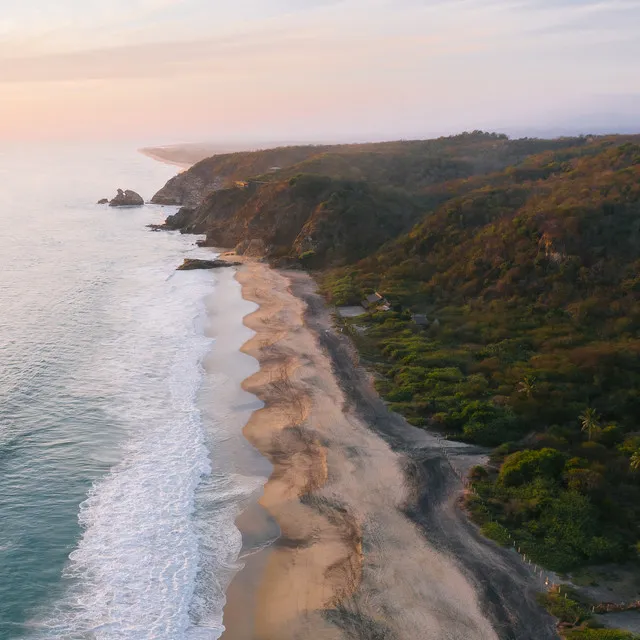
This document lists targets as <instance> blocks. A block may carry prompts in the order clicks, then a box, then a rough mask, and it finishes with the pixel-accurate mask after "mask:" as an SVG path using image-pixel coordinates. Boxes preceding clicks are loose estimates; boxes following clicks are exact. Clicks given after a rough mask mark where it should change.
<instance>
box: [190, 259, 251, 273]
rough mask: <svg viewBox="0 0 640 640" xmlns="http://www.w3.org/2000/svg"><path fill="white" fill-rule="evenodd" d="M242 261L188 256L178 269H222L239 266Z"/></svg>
mask: <svg viewBox="0 0 640 640" xmlns="http://www.w3.org/2000/svg"><path fill="white" fill-rule="evenodd" d="M240 264H241V263H240V262H227V261H226V260H196V259H195V258H187V259H186V260H185V261H184V262H183V263H182V265H181V266H179V267H178V271H194V270H195V269H221V268H222V267H238V266H240Z"/></svg>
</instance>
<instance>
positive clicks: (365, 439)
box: [224, 261, 555, 640]
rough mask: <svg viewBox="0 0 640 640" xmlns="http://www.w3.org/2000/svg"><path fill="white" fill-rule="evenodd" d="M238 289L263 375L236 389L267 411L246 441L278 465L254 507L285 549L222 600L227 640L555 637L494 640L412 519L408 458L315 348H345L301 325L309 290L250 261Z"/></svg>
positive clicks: (477, 604)
mask: <svg viewBox="0 0 640 640" xmlns="http://www.w3.org/2000/svg"><path fill="white" fill-rule="evenodd" d="M237 279H238V280H239V282H240V283H241V285H242V288H243V296H244V297H245V299H247V300H250V301H253V302H255V303H257V304H258V305H259V309H258V311H256V312H255V313H253V314H251V315H249V316H248V317H247V318H245V324H246V325H247V326H248V327H249V328H251V329H253V331H255V332H256V334H255V336H254V337H253V338H252V339H251V340H250V341H249V342H248V343H247V344H246V345H245V346H244V348H243V350H244V351H245V353H247V354H250V355H252V356H253V357H255V358H256V359H258V361H259V362H260V370H259V371H258V373H256V374H255V375H253V376H251V377H250V378H249V379H247V380H246V381H245V383H244V388H245V389H246V390H247V391H250V392H251V393H253V394H255V395H256V396H257V397H259V398H260V399H261V400H262V401H263V402H264V403H265V407H264V408H263V409H261V410H259V411H256V412H255V413H254V414H253V415H252V417H251V419H250V420H249V423H248V424H247V425H246V427H245V430H244V433H245V436H246V438H247V439H248V440H249V442H251V443H252V444H253V445H254V446H255V447H256V448H257V449H258V450H259V451H260V452H261V453H262V454H263V455H264V456H266V457H267V458H268V459H269V460H270V461H271V463H272V464H273V468H274V471H273V474H272V476H271V478H270V480H269V481H268V483H267V485H266V486H265V490H264V495H263V496H262V498H261V500H260V504H261V505H262V507H264V509H266V511H267V512H268V514H270V515H271V517H272V518H273V519H275V521H276V522H277V524H278V526H279V527H280V531H281V536H280V538H279V540H278V541H277V543H276V544H275V545H273V546H272V547H270V548H268V549H266V550H263V551H260V552H258V553H253V554H252V555H249V556H247V557H245V558H244V561H245V563H246V566H245V568H244V569H243V570H242V571H240V573H239V574H238V575H237V576H236V578H235V580H234V581H233V583H232V585H231V588H230V590H229V592H228V604H227V607H226V609H225V625H226V627H227V631H226V632H225V634H224V639H225V640H250V639H256V640H288V639H294V638H296V639H310V638H313V639H314V640H324V639H331V640H333V639H336V640H337V639H341V638H363V639H364V638H367V639H371V638H376V639H387V638H388V639H398V640H410V639H414V638H415V639H416V640H417V639H426V638H429V639H430V640H493V639H497V638H510V637H514V638H515V637H518V638H519V640H520V638H522V639H524V638H536V639H543V638H553V637H555V636H554V635H553V634H547V627H549V628H551V627H552V625H551V624H549V622H550V621H549V620H546V619H544V622H545V623H547V624H546V625H542V624H540V622H539V621H535V622H536V623H537V627H536V628H537V630H538V632H539V633H537V635H528V634H524V635H520V636H516V635H514V636H511V635H508V634H505V633H502V632H501V633H497V632H496V631H495V630H494V624H495V620H490V615H489V614H490V611H489V610H486V609H485V608H484V605H485V604H486V602H485V597H484V596H485V594H483V593H482V592H481V590H480V589H479V588H478V581H477V580H474V579H473V577H472V576H471V575H470V573H469V571H468V570H467V568H466V567H465V566H464V565H463V564H461V563H460V562H459V561H458V559H457V558H456V557H455V554H451V553H449V552H448V550H446V549H442V548H439V546H441V545H438V544H434V543H433V542H432V541H430V540H429V536H428V535H426V533H427V532H426V530H425V527H423V526H420V524H419V523H418V522H414V521H412V520H411V519H410V518H409V517H408V516H407V511H409V510H411V509H412V508H413V507H415V506H416V500H417V499H418V495H417V494H416V491H415V490H414V487H413V485H412V484H411V483H410V482H408V477H409V476H411V474H408V473H407V469H408V459H407V456H406V455H405V454H404V453H403V452H401V451H398V450H394V447H393V446H392V443H391V442H390V438H384V437H381V434H380V433H376V429H375V428H374V427H373V426H372V425H371V424H370V423H369V422H368V421H367V420H366V418H365V417H364V416H363V415H362V412H361V411H359V407H358V404H357V403H354V401H353V398H350V397H349V393H348V391H349V389H346V388H345V387H346V386H349V385H348V383H345V381H344V379H343V378H341V376H340V375H337V372H336V366H337V365H336V361H335V358H333V359H332V354H331V349H329V348H327V345H326V344H324V342H325V341H326V340H335V341H336V342H338V343H340V344H342V343H343V338H342V336H339V335H337V334H335V332H333V330H332V329H330V328H322V327H324V326H326V327H330V321H329V320H327V318H328V315H327V314H326V313H325V315H324V316H322V314H318V313H316V314H315V316H314V317H313V320H314V322H310V321H309V318H308V315H309V313H311V312H313V308H312V306H313V305H311V304H310V300H309V296H313V295H315V294H314V293H313V289H314V288H313V283H312V282H311V280H310V279H309V277H308V276H306V275H305V274H300V273H283V272H278V271H274V270H272V269H270V268H268V267H267V266H266V265H264V264H261V263H258V262H253V261H247V263H246V264H245V265H244V266H243V267H242V268H241V269H240V270H239V272H238V274H237ZM292 287H293V288H294V289H296V293H297V295H293V293H292ZM322 322H324V323H325V324H322ZM349 366H350V368H351V369H352V370H353V371H355V370H356V369H357V367H356V366H355V365H354V363H353V361H351V363H350V365H349ZM367 384H368V382H367ZM414 431H416V430H414ZM407 433H408V432H407ZM407 442H408V443H409V444H410V445H411V446H414V445H415V443H411V442H409V440H407ZM395 448H396V449H397V447H395ZM452 497H454V498H455V497H456V495H454V494H452ZM261 518H262V520H263V524H261V523H260V519H261ZM267 520H268V519H265V518H264V516H262V515H260V511H259V510H253V512H252V513H249V514H248V515H247V514H245V517H244V520H243V519H240V521H239V523H238V524H239V526H240V527H241V529H243V534H244V535H245V538H248V539H251V538H254V539H255V538H259V537H260V535H259V533H258V532H257V531H255V530H259V529H260V528H261V527H262V526H263V525H266V523H267ZM252 529H254V531H253V532H252V531H251V530H252ZM436 538H437V536H436ZM488 544H490V543H488ZM248 552H251V550H248ZM477 552H478V553H480V554H482V553H483V549H482V548H480V549H478V550H477ZM506 570H507V571H508V570H509V567H507V568H506ZM514 584H516V583H515V581H514ZM514 595H516V597H517V594H514ZM512 613H513V612H512ZM542 619H543V618H541V620H542ZM508 633H510V632H508Z"/></svg>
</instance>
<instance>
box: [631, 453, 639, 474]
mask: <svg viewBox="0 0 640 640" xmlns="http://www.w3.org/2000/svg"><path fill="white" fill-rule="evenodd" d="M629 466H630V467H631V469H633V471H640V449H639V450H638V451H636V452H635V453H634V454H633V455H632V456H631V460H630V461H629Z"/></svg>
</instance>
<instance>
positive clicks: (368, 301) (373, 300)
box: [362, 291, 384, 309]
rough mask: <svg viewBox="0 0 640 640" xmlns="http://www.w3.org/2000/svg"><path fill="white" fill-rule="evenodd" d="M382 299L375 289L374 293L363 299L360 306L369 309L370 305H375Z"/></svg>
mask: <svg viewBox="0 0 640 640" xmlns="http://www.w3.org/2000/svg"><path fill="white" fill-rule="evenodd" d="M383 301H384V298H383V297H382V296H381V295H380V294H379V293H378V292H377V291H376V293H372V294H371V295H368V296H367V297H366V298H365V299H364V300H363V301H362V306H363V307H364V308H365V309H369V308H370V307H375V306H377V305H379V304H380V303H381V302H383Z"/></svg>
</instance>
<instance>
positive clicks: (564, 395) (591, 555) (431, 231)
mask: <svg viewBox="0 0 640 640" xmlns="http://www.w3.org/2000/svg"><path fill="white" fill-rule="evenodd" d="M639 143H640V137H633V136H627V137H620V136H618V137H616V136H611V137H600V138H586V137H581V138H565V139H558V140H508V139H507V138H506V137H505V136H501V135H496V134H483V133H480V132H474V133H472V134H464V135H461V136H455V137H451V138H441V139H438V140H430V141H416V142H411V141H410V142H393V143H381V144H375V145H343V146H337V147H322V148H320V147H294V148H290V149H277V150H273V151H269V152H258V153H255V154H230V155H227V156H216V157H215V158H212V159H209V160H205V161H203V162H202V163H200V164H199V165H196V167H194V168H193V169H192V170H191V171H188V172H185V173H184V174H182V177H179V178H176V180H178V182H180V184H181V185H182V186H183V187H185V185H186V186H187V187H188V188H186V187H185V190H186V191H188V192H189V194H190V196H192V195H193V194H194V193H195V194H196V196H197V195H198V194H200V195H201V196H202V199H203V202H202V203H201V204H200V205H199V206H198V207H196V208H195V209H193V210H186V211H185V212H183V213H181V214H180V216H178V217H177V220H176V221H175V225H174V226H176V227H178V228H182V229H183V230H191V231H195V232H200V233H204V232H206V233H207V235H208V240H209V242H210V244H213V245H218V246H220V245H222V246H235V245H236V244H238V243H239V248H240V250H242V251H253V252H254V253H255V254H257V255H266V256H268V257H270V258H272V259H276V260H278V261H279V262H280V263H281V264H282V263H285V264H291V263H297V264H301V265H302V266H305V267H310V268H313V269H318V270H321V271H319V276H320V278H321V280H322V284H323V288H324V290H325V292H326V293H327V295H328V296H329V297H330V298H331V299H332V300H333V302H335V303H336V304H339V305H342V304H352V303H355V304H357V303H358V302H360V301H361V300H362V299H363V297H364V296H365V295H366V294H369V293H371V292H373V291H379V292H380V293H381V294H382V295H384V296H385V297H386V298H387V299H388V300H389V302H390V303H391V307H392V310H391V311H388V312H381V311H380V312H376V311H374V312H373V313H370V314H368V315H366V316H364V317H361V318H357V319H356V320H353V321H351V322H352V323H354V324H357V325H359V326H358V327H357V329H356V328H354V330H353V335H354V339H355V340H356V342H357V344H358V345H359V347H360V349H361V350H362V352H363V353H364V354H365V355H366V356H367V357H368V359H369V360H370V362H371V363H372V366H374V367H375V368H376V370H377V372H378V373H379V382H378V386H379V390H380V392H381V393H382V394H383V395H384V397H385V398H386V399H387V400H388V401H389V402H390V403H391V406H392V407H393V408H394V409H395V410H397V411H399V412H401V413H402V414H404V415H405V416H406V417H407V418H408V419H409V420H410V421H411V422H412V423H413V424H415V425H417V426H420V427H425V428H431V429H437V430H439V431H441V432H443V433H446V434H447V435H448V436H450V437H452V438H458V439H461V440H464V441H467V442H472V443H477V444H480V445H484V446H487V447H490V448H491V450H492V454H491V464H490V465H489V466H488V467H487V468H486V469H476V470H475V471H474V474H473V482H474V485H475V492H476V493H475V495H474V496H473V498H472V499H470V501H469V508H470V509H471V511H472V513H473V514H474V517H475V518H476V519H477V521H478V522H479V523H480V524H481V525H482V527H483V530H484V531H485V533H486V534H487V535H489V536H491V537H493V538H494V539H496V540H498V541H502V542H506V541H507V540H510V539H513V538H515V539H517V540H518V542H519V544H520V545H521V546H522V548H523V550H524V551H525V552H526V553H527V555H528V556H531V557H533V558H534V559H535V560H536V561H537V562H538V563H539V564H542V565H545V566H547V567H550V568H553V569H557V570H561V571H568V570H571V569H573V568H575V567H579V566H581V565H586V564H593V563H604V562H609V561H628V560H632V559H635V558H637V556H638V553H639V552H640V547H639V544H640V425H639V423H638V421H639V416H640V146H639ZM274 165H276V166H278V167H280V169H278V170H274ZM256 176H258V177H257V178H256ZM214 177H215V179H219V178H221V177H222V178H224V179H225V180H227V181H230V180H246V181H248V186H246V187H245V188H228V189H224V190H221V191H216V192H215V193H211V180H213V178H214ZM189 180H191V182H190V183H189ZM174 186H175V185H174ZM181 188H182V187H181ZM207 189H209V191H207ZM194 190H195V191H194ZM172 193H178V194H179V193H180V190H178V191H175V189H174V191H172ZM207 193H209V194H210V195H206V197H205V195H203V194H207ZM196 200H197V198H196ZM414 314H420V315H421V316H422V319H421V321H420V322H416V321H415V318H414ZM424 316H426V321H425V320H424ZM347 324H348V325H349V323H347ZM509 536H511V538H509ZM574 637H590V636H588V635H585V636H577V635H576V636H574Z"/></svg>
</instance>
